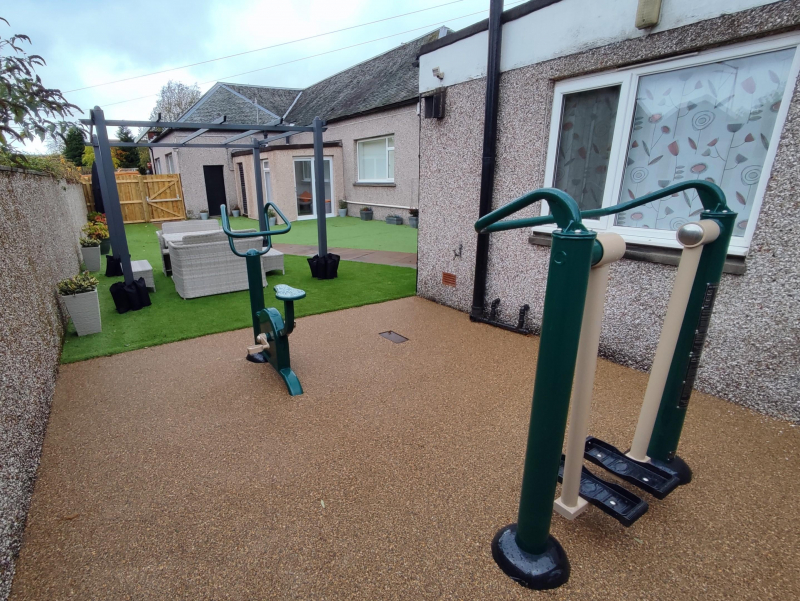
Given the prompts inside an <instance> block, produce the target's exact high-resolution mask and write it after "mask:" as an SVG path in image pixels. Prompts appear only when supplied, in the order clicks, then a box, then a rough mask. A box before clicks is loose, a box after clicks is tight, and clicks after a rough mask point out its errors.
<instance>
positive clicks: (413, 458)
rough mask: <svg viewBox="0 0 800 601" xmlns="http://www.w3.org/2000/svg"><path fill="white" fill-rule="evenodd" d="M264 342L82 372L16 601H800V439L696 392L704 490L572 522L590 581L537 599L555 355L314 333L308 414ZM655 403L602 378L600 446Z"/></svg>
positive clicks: (414, 319) (52, 450) (597, 405)
mask: <svg viewBox="0 0 800 601" xmlns="http://www.w3.org/2000/svg"><path fill="white" fill-rule="evenodd" d="M386 330H393V331H395V332H398V333H399V334H401V335H403V336H405V337H407V338H409V340H408V341H407V342H405V343H402V344H394V343H392V342H390V341H389V340H386V339H384V338H382V337H380V336H379V333H380V332H384V331H386ZM249 343H250V333H249V332H248V330H239V331H234V332H227V333H223V334H215V335H212V336H207V337H204V338H198V339H194V340H189V341H183V342H176V343H172V344H166V345H163V346H159V347H157V348H150V349H142V350H138V351H132V352H129V353H125V354H123V355H116V356H113V357H105V358H98V359H92V360H90V361H84V362H81V363H75V364H71V365H66V366H62V368H61V370H60V374H59V378H58V383H57V388H56V394H55V399H54V401H53V407H52V415H51V418H50V424H49V426H48V430H47V436H46V438H45V443H44V449H43V456H42V461H41V467H40V469H39V477H38V481H37V483H36V488H35V492H34V495H33V502H32V506H31V510H30V514H29V518H28V523H27V529H26V532H25V538H24V542H23V548H22V552H21V555H20V559H19V563H18V566H17V575H16V579H15V581H14V586H13V589H12V599H64V598H79V599H256V598H257V599H423V598H430V599H603V600H608V599H669V600H675V599H695V598H698V599H705V600H707V599H796V598H800V582H798V575H797V574H798V568H800V553H798V550H800V518H798V511H797V510H798V501H797V499H798V496H799V495H800V478H798V449H800V428H795V427H792V426H791V425H790V424H789V423H786V422H781V421H776V420H773V419H769V418H766V417H763V416H760V415H757V414H754V413H752V412H750V411H748V410H746V409H743V408H741V407H738V406H735V405H732V404H730V403H727V402H725V401H721V400H719V399H716V398H714V397H711V396H708V395H704V394H699V393H695V394H694V395H693V397H692V401H691V406H690V410H689V417H688V420H687V424H686V428H685V431H684V437H683V440H682V444H681V455H682V456H683V457H685V458H686V459H687V461H688V462H689V463H690V464H691V465H692V467H693V468H694V470H695V478H694V481H693V482H692V483H691V484H689V485H688V486H684V487H681V488H679V489H678V490H676V491H675V492H674V493H673V494H671V495H670V496H669V497H668V498H667V499H665V500H663V501H656V500H654V499H652V498H649V497H646V498H647V500H648V501H649V502H650V510H649V512H648V513H647V514H646V515H645V516H644V517H642V518H641V519H640V520H639V521H638V522H637V523H636V524H635V525H634V526H633V527H631V528H628V529H626V528H623V527H622V526H620V525H619V524H617V523H616V522H615V521H613V520H612V519H611V518H609V517H607V516H606V515H605V514H603V513H601V512H600V511H599V510H597V509H595V508H590V509H589V511H588V512H587V513H586V514H584V515H583V516H581V517H580V518H579V519H578V520H577V521H575V522H567V521H566V520H564V519H562V518H560V517H558V516H554V517H553V533H554V535H555V536H556V537H557V538H558V539H559V541H560V542H561V543H562V544H563V546H564V548H565V549H566V551H567V554H568V555H569V558H570V560H571V563H572V577H571V579H570V581H569V582H568V583H567V584H566V585H565V586H564V587H562V588H560V589H558V590H556V591H550V592H546V593H539V592H534V591H530V590H527V589H523V588H522V587H520V586H518V585H517V584H515V583H513V582H512V581H511V580H509V579H508V578H507V577H506V576H505V575H504V574H503V573H502V572H501V571H500V570H499V569H498V568H497V567H496V565H495V563H494V561H493V560H492V557H491V551H490V542H491V540H492V537H493V536H494V534H495V533H496V532H497V530H498V529H499V528H501V527H502V526H505V525H506V524H508V523H509V522H513V521H514V520H515V518H516V511H517V503H518V498H519V489H520V480H521V476H522V462H523V453H524V449H525V439H526V435H527V427H528V416H529V413H530V400H531V392H532V386H533V376H534V371H535V360H536V352H537V346H538V339H537V338H535V337H523V336H520V335H517V334H513V333H510V332H506V331H504V330H499V329H495V328H491V327H489V326H486V325H483V324H475V323H471V322H470V321H469V319H468V317H467V316H466V315H465V314H463V313H460V312H457V311H455V310H452V309H448V308H445V307H442V306H439V305H436V304H434V303H432V302H429V301H425V300H422V299H420V298H408V299H402V300H397V301H391V302H387V303H383V304H379V305H371V306H367V307H361V308H356V309H348V310H345V311H339V312H335V313H327V314H324V315H316V316H310V317H305V318H302V319H300V320H298V327H297V330H296V331H295V332H294V333H293V334H292V337H291V344H292V364H293V367H294V368H295V371H296V372H297V373H298V375H299V377H300V380H301V381H302V383H303V387H304V389H305V394H304V395H303V396H299V397H289V396H288V395H287V393H286V390H285V388H284V386H283V385H282V383H281V382H280V381H279V378H278V376H277V375H276V374H275V373H274V372H272V371H271V370H270V368H268V367H267V366H264V365H256V364H252V363H249V362H247V361H245V359H244V354H245V346H246V345H247V344H249ZM111 374H115V376H114V377H113V378H112V377H111ZM104 378H105V379H104ZM646 383H647V376H646V374H643V373H640V372H636V371H633V370H631V369H628V368H625V367H621V366H619V365H615V364H612V363H608V362H605V361H600V363H599V367H598V376H597V382H596V387H595V388H596V391H595V402H594V414H593V417H592V425H591V431H592V433H593V434H595V435H597V436H600V437H601V438H604V439H605V440H607V441H609V442H611V443H612V444H615V445H617V446H619V447H622V448H627V447H626V445H627V444H628V442H629V441H630V439H631V436H632V434H633V430H634V426H635V422H636V419H637V416H638V411H639V406H640V403H641V399H642V396H643V394H644V389H645V386H646ZM593 469H594V468H593Z"/></svg>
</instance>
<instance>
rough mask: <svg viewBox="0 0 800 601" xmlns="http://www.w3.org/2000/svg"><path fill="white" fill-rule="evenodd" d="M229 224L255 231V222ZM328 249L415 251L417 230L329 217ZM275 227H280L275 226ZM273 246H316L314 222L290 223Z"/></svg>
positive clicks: (240, 219) (241, 219) (239, 220)
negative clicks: (289, 226)
mask: <svg viewBox="0 0 800 601" xmlns="http://www.w3.org/2000/svg"><path fill="white" fill-rule="evenodd" d="M231 224H232V225H233V227H235V228H237V229H242V230H243V229H250V228H253V229H258V221H256V220H255V219H248V218H247V217H235V218H233V219H231ZM327 225H328V246H329V247H331V248H336V247H339V248H356V249H359V250H390V251H395V252H403V253H415V252H417V230H416V229H415V228H413V227H408V226H407V225H389V224H388V223H386V222H385V221H361V219H360V218H359V217H332V218H330V219H328V220H327ZM275 227H281V225H280V224H278V225H277V226H275ZM272 243H273V244H310V245H313V246H316V245H317V221H316V219H310V220H307V221H293V222H292V229H291V230H289V232H287V233H286V234H282V235H280V236H275V237H274V238H273V239H272Z"/></svg>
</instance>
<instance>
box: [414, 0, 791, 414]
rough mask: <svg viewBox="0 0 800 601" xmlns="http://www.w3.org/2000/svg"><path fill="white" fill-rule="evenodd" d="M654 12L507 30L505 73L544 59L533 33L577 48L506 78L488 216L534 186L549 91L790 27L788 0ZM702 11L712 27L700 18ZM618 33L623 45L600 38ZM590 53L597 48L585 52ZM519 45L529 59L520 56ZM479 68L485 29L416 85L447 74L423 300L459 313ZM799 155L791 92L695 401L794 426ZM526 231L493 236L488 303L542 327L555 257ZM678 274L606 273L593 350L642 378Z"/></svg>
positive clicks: (428, 158) (584, 7)
mask: <svg viewBox="0 0 800 601" xmlns="http://www.w3.org/2000/svg"><path fill="white" fill-rule="evenodd" d="M595 4H596V5H598V6H599V5H602V6H604V7H605V9H606V10H608V8H609V7H610V6H611V5H613V7H614V13H613V15H612V16H613V18H609V17H603V15H601V14H600V13H598V12H597V10H599V9H597V10H595V9H594V8H593V6H594V5H595ZM663 7H664V13H663V19H662V23H661V25H660V26H659V27H660V28H661V29H662V31H661V32H660V33H654V34H652V35H650V36H647V37H643V34H642V33H641V32H639V31H638V30H635V28H633V24H634V18H635V9H636V2H635V1H633V0H615V1H614V2H593V1H590V0H562V1H561V2H560V3H558V4H555V5H552V6H550V7H548V8H545V9H542V10H540V11H538V12H534V13H532V14H530V15H528V16H526V17H523V18H520V19H518V20H516V21H512V22H509V23H507V24H506V25H505V26H504V29H503V52H504V53H505V61H506V63H505V64H506V67H508V65H510V64H513V65H518V64H519V63H520V62H524V60H533V59H534V58H535V57H536V56H542V55H536V53H537V52H542V51H543V49H544V48H547V47H548V44H547V43H543V42H542V43H540V39H545V40H550V41H553V40H555V42H554V43H556V46H555V47H554V48H560V50H558V52H559V53H562V54H563V53H566V52H570V51H571V52H573V54H563V55H561V56H557V57H555V58H549V59H548V60H545V61H541V62H534V63H531V64H527V65H525V66H523V67H519V68H514V69H507V70H506V71H505V72H504V73H503V74H502V76H501V78H500V111H499V117H498V154H497V172H496V176H495V186H494V207H493V208H497V207H499V206H502V205H504V204H506V203H507V202H509V201H510V200H513V199H514V198H516V197H518V196H520V195H522V194H524V193H525V192H528V191H530V190H533V189H536V188H538V187H541V186H542V185H543V182H544V169H545V160H546V155H547V146H548V141H549V130H550V112H551V109H552V103H553V90H554V85H555V82H556V81H559V80H562V79H567V78H571V77H576V76H580V75H585V74H587V73H596V72H600V71H604V70H609V69H614V68H616V67H620V66H625V65H630V64H638V63H645V62H648V61H653V60H660V59H662V58H664V57H669V56H679V55H681V54H685V53H689V52H694V51H697V50H702V49H703V48H705V47H709V46H714V47H719V46H725V45H726V44H731V43H735V42H740V41H742V40H750V39H754V38H763V37H766V36H771V35H774V34H777V33H784V32H787V31H797V30H800V2H797V1H796V0H784V1H779V2H757V1H745V0H724V1H723V0H715V1H713V2H711V1H706V2H697V3H696V6H695V3H694V2H689V1H688V0H664V3H663ZM741 9H744V10H742V11H741V12H737V13H735V14H727V13H728V12H732V11H734V10H741ZM703 11H705V12H703ZM708 15H711V16H712V17H711V18H708V19H705V20H698V19H700V18H701V17H704V16H708ZM713 15H717V16H713ZM578 17H580V18H578ZM681 19H683V20H684V21H690V24H688V25H686V24H684V25H678V24H679V23H682V22H684V21H681ZM610 21H614V22H613V23H612V22H610ZM625 32H627V33H625ZM482 36H483V38H484V39H483V41H481V39H480V38H481V37H482ZM620 36H627V37H626V38H625V39H622V40H618V41H613V42H612V43H608V42H609V40H614V39H617V38H619V37H620ZM576 40H580V43H578V42H577V41H576ZM558 44H560V46H558ZM591 44H597V45H602V44H605V45H602V46H600V47H596V48H589V47H588V46H589V45H591ZM525 48H527V49H528V50H527V52H528V55H527V58H523V57H522V53H523V50H524V49H525ZM506 49H508V51H506ZM550 52H551V54H552V53H555V52H556V50H554V49H553V48H550ZM545 56H547V55H545ZM485 64H486V41H485V34H477V35H474V36H472V37H471V38H466V39H464V40H461V41H458V42H456V43H454V44H452V45H451V46H446V47H443V48H441V49H439V50H436V51H434V52H433V53H431V54H430V55H423V56H422V57H421V59H420V65H421V66H420V87H421V89H422V90H426V89H429V88H431V85H433V86H434V87H439V86H441V85H442V83H441V82H439V81H438V79H437V80H436V81H435V82H429V78H428V75H429V74H430V72H431V69H432V68H433V67H435V66H438V67H439V68H440V69H441V70H442V71H444V73H445V79H444V85H446V86H447V93H446V107H445V116H444V118H443V119H442V120H436V119H423V120H422V122H421V129H420V155H421V158H420V229H419V251H418V252H419V264H418V294H420V295H421V296H423V297H426V298H430V299H433V300H435V301H437V302H440V303H443V304H446V305H449V306H452V307H455V308H458V309H460V310H462V311H469V309H470V305H471V300H472V284H473V275H474V268H475V244H476V233H475V230H474V227H473V226H474V223H475V220H476V219H477V217H478V198H479V190H480V172H481V171H480V170H481V141H482V129H483V112H484V108H483V107H484V96H485V90H486V84H485V77H484V78H482V79H481V78H480V77H481V74H482V72H483V70H485ZM799 156H800V88H798V87H796V88H795V90H794V95H793V99H792V102H791V104H790V107H789V112H788V116H787V119H786V124H785V126H784V128H783V131H782V133H781V137H780V142H779V146H778V149H777V154H776V158H775V162H774V165H773V168H772V172H771V174H770V177H769V180H768V184H767V188H766V193H765V196H764V201H763V204H762V207H761V212H760V215H759V217H758V222H757V226H756V229H755V233H754V237H753V241H752V243H751V246H750V250H749V253H748V256H747V259H746V266H747V270H746V272H745V273H744V275H728V274H724V275H723V279H722V283H721V286H720V293H719V296H718V298H717V302H716V305H715V310H714V318H713V319H712V322H711V328H710V331H709V336H708V341H707V344H706V347H705V350H704V353H703V361H702V363H701V366H700V371H699V374H698V379H697V388H698V389H700V390H702V391H704V392H708V393H711V394H715V395H717V396H720V397H722V398H725V399H729V400H731V401H734V402H737V403H740V404H743V405H746V406H748V407H751V408H754V409H757V410H759V411H762V412H765V413H769V414H772V415H782V416H786V417H789V418H792V419H796V420H800V395H798V392H797V391H798V388H800V343H798V341H799V340H800V309H799V308H798V303H797V295H798V292H797V291H798V290H800V244H798V242H797V236H796V233H795V231H794V228H793V227H791V226H790V227H787V219H788V220H789V221H788V223H792V224H793V223H797V222H798V220H800V212H799V211H798V204H797V198H798V196H799V195H800V184H798V157H799ZM538 213H539V207H538V206H532V207H530V208H529V209H528V210H526V212H525V215H531V216H532V215H537V214H538ZM529 234H530V232H529V231H527V230H522V229H520V230H513V231H509V232H503V233H498V234H493V235H492V237H491V238H490V252H489V267H488V275H487V280H488V281H487V299H488V301H491V300H492V299H495V298H501V299H502V304H501V307H500V319H501V320H502V321H505V322H512V323H515V322H516V319H517V311H518V308H519V306H520V305H522V304H523V303H527V304H529V305H530V307H531V311H530V314H529V318H528V323H527V325H528V326H529V327H532V328H534V329H536V328H538V327H540V325H541V312H542V306H543V297H544V288H545V282H546V277H547V266H548V260H549V248H546V247H542V246H533V245H531V244H529V242H528V236H529ZM442 272H448V273H453V274H455V275H456V276H457V285H456V287H450V286H444V285H443V284H442ZM674 274H675V268H674V267H671V266H667V265H660V264H655V263H649V262H640V261H632V260H627V259H623V260H621V261H619V262H618V263H615V264H614V265H613V266H612V268H611V280H610V283H609V292H608V296H607V302H606V311H605V316H604V322H603V328H602V336H601V354H603V355H604V356H605V357H608V358H611V359H612V360H614V361H617V362H618V363H622V364H625V365H629V366H632V367H636V368H638V369H648V368H649V366H650V362H651V361H652V357H653V354H654V352H655V347H656V345H657V342H658V337H659V332H660V327H661V322H662V320H663V317H664V313H665V311H666V304H667V299H668V298H669V294H670V291H671V287H672V282H673V279H674Z"/></svg>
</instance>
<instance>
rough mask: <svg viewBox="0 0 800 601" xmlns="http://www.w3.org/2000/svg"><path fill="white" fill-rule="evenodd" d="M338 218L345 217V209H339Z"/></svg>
mask: <svg viewBox="0 0 800 601" xmlns="http://www.w3.org/2000/svg"><path fill="white" fill-rule="evenodd" d="M339 217H347V209H339Z"/></svg>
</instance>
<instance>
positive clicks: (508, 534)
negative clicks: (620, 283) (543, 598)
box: [475, 181, 736, 590]
mask: <svg viewBox="0 0 800 601" xmlns="http://www.w3.org/2000/svg"><path fill="white" fill-rule="evenodd" d="M690 189H691V190H694V191H695V192H696V193H697V195H698V197H699V199H700V202H701V203H702V205H703V210H702V212H701V214H700V221H699V222H694V223H686V224H684V225H683V226H682V227H681V228H680V229H679V230H678V231H677V232H676V236H677V240H678V242H679V243H680V244H681V246H683V252H682V254H681V259H680V264H679V266H678V271H677V274H676V278H675V284H674V287H673V291H672V294H671V296H670V301H669V305H668V308H667V315H666V318H665V320H664V325H663V327H662V330H661V336H660V339H659V343H658V348H657V349H656V354H655V357H654V360H653V366H652V368H651V371H650V378H649V381H648V386H647V391H646V392H645V397H644V401H643V403H642V408H641V412H640V415H639V422H638V425H637V427H636V432H635V434H634V437H633V441H632V443H631V448H630V450H628V451H627V452H623V451H620V450H619V449H617V448H615V447H613V446H612V445H610V444H608V443H607V442H604V441H602V440H599V439H597V438H595V437H591V436H589V437H587V436H586V434H587V430H588V424H589V411H590V408H591V391H592V387H593V383H594V372H595V366H596V359H597V349H598V343H599V339H600V321H601V320H602V316H603V303H604V299H605V293H606V286H607V281H608V267H609V264H610V263H612V262H614V261H616V260H618V259H620V258H621V257H622V255H623V254H624V252H625V243H624V241H623V240H622V238H621V237H620V236H618V235H616V234H612V233H609V234H597V233H596V232H593V231H590V230H588V229H587V228H586V226H585V225H584V224H583V223H582V219H591V218H598V217H602V216H606V215H613V214H616V213H620V212H623V211H627V210H630V209H632V208H634V207H638V206H642V205H645V204H648V203H650V202H653V201H654V200H658V199H659V198H664V197H667V196H670V195H672V194H676V193H679V192H682V191H684V190H690ZM540 200H544V201H545V202H547V203H548V205H549V207H550V212H551V215H545V216H540V217H529V218H522V219H513V220H509V221H502V219H503V218H505V217H508V216H509V215H511V214H513V213H516V212H517V211H520V210H521V209H523V208H525V207H527V206H529V205H531V204H533V203H534V202H537V201H540ZM549 223H555V224H556V226H557V229H556V230H554V231H553V237H552V246H551V251H550V263H549V267H548V274H547V288H546V292H545V299H544V312H543V315H542V329H541V338H540V341H539V356H538V360H537V365H536V379H535V382H534V389H533V403H532V408H531V420H530V426H529V430H528V442H527V450H526V453H525V467H524V471H523V476H522V491H521V494H520V503H519V513H518V518H517V523H515V524H511V525H509V526H506V527H505V528H503V529H501V530H500V531H499V532H498V533H497V535H496V536H495V538H494V540H493V541H492V556H493V557H494V559H495V561H496V562H497V564H498V566H499V567H500V568H501V569H502V570H503V571H504V572H505V573H506V574H507V575H508V576H510V577H511V578H512V579H514V580H515V581H516V582H518V583H519V584H521V585H523V586H526V587H529V588H534V589H540V590H541V589H550V588H555V587H558V586H561V585H562V584H564V583H565V582H566V581H567V580H568V578H569V573H570V565H569V561H568V559H567V555H566V553H565V552H564V549H563V548H562V547H561V545H560V544H559V543H558V541H557V540H556V539H555V538H554V537H553V536H551V535H550V522H551V518H552V514H553V510H554V509H555V510H556V512H557V513H559V514H560V515H562V516H564V517H566V518H567V519H574V518H575V517H577V516H578V515H580V514H581V513H582V511H583V510H584V509H585V508H586V505H587V503H590V504H592V505H595V506H596V507H598V508H599V509H601V510H602V511H604V512H605V513H606V514H608V515H610V516H612V517H614V518H615V519H617V520H618V521H620V523H622V524H623V525H625V526H630V525H631V524H632V523H633V522H635V521H636V519H638V518H639V517H641V515H642V514H644V513H645V511H647V503H646V502H645V501H644V500H643V499H641V498H640V497H638V496H637V495H636V494H634V493H633V492H631V491H629V490H628V489H627V488H625V487H623V486H621V485H619V484H616V483H614V482H608V481H606V480H603V479H601V478H599V477H598V476H596V475H594V474H593V473H592V472H590V471H589V470H588V469H586V468H585V467H584V466H583V460H584V459H586V460H588V461H590V462H591V463H593V464H595V465H597V466H599V467H601V468H604V469H606V470H608V471H610V472H611V473H613V474H614V475H615V476H617V477H619V478H620V479H622V480H623V481H625V482H627V483H630V484H633V485H634V486H636V487H638V488H639V489H642V490H644V491H646V492H648V493H649V494H652V495H653V496H654V497H655V498H656V499H663V498H664V497H665V496H666V495H667V494H669V493H670V492H672V491H673V490H675V489H676V487H677V486H680V485H682V484H687V483H688V482H690V481H691V477H692V473H691V469H689V466H688V465H687V464H686V462H684V461H683V460H682V459H681V458H680V457H678V455H677V448H678V442H679V440H680V435H681V430H682V428H683V423H684V419H685V417H686V410H687V407H688V405H689V397H690V395H691V392H692V388H693V386H694V382H695V378H696V376H697V369H698V365H699V362H700V356H701V353H702V351H703V346H704V343H705V340H706V336H707V333H708V327H709V323H710V319H711V313H712V311H713V307H714V300H715V297H716V294H717V290H718V287H719V282H720V279H721V277H722V269H723V266H724V264H725V258H726V256H727V251H728V245H729V243H730V239H731V234H732V232H733V229H734V226H735V223H736V213H734V212H733V211H732V210H731V209H730V208H729V207H728V206H727V204H726V202H725V194H724V193H723V191H722V190H721V189H720V188H719V187H718V186H717V185H715V184H712V183H710V182H705V181H689V182H681V183H679V184H674V185H672V186H667V187H666V188H663V189H662V190H658V191H657V192H653V193H651V194H647V195H645V196H642V197H640V198H636V199H634V200H631V201H628V202H624V203H620V204H618V205H616V206H613V207H606V208H602V209H593V210H589V211H583V212H581V211H580V209H579V208H578V204H577V203H576V202H575V200H574V199H573V198H572V197H571V196H569V195H568V194H566V193H565V192H562V191H561V190H557V189H554V188H547V189H540V190H534V191H533V192H530V193H528V194H526V195H524V196H522V197H520V198H518V199H516V200H514V201H512V202H510V203H509V204H507V205H505V206H504V207H501V208H499V209H497V210H495V211H493V212H491V213H489V214H488V215H486V216H484V217H482V218H481V219H479V220H478V221H477V222H476V223H475V229H476V230H477V231H478V232H479V233H481V234H489V233H492V232H499V231H504V230H511V229H517V228H527V227H533V226H537V225H544V224H549ZM570 405H571V406H572V413H571V417H570V432H569V439H568V444H567V448H566V454H565V455H562V445H563V444H564V439H565V434H566V426H567V414H568V412H569V410H570ZM559 480H560V481H562V483H563V486H562V489H561V496H560V497H559V498H558V499H554V497H555V492H556V484H557V482H558V481H559Z"/></svg>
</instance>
